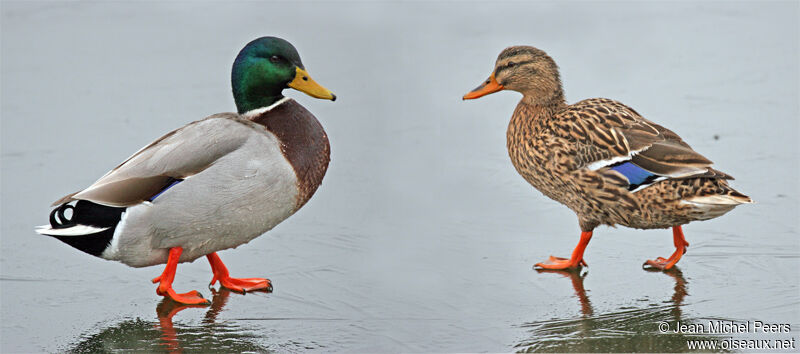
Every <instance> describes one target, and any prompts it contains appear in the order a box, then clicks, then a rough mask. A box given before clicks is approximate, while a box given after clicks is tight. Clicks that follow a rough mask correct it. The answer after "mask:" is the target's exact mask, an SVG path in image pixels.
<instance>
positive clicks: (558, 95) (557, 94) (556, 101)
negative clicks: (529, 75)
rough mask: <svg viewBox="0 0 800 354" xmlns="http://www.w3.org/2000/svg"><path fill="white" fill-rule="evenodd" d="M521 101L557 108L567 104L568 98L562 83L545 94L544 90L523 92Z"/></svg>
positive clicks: (532, 104)
mask: <svg viewBox="0 0 800 354" xmlns="http://www.w3.org/2000/svg"><path fill="white" fill-rule="evenodd" d="M521 103H525V104H527V105H531V106H541V107H545V108H556V109H560V108H564V107H566V106H567V100H565V99H564V89H562V88H561V86H560V85H559V87H558V88H557V89H555V90H552V91H550V92H547V93H544V94H543V93H542V92H523V93H522V101H521Z"/></svg>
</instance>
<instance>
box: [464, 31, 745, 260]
mask: <svg viewBox="0 0 800 354" xmlns="http://www.w3.org/2000/svg"><path fill="white" fill-rule="evenodd" d="M501 90H513V91H517V92H519V93H522V100H520V102H519V104H518V105H517V107H516V109H515V110H514V113H513V115H512V116H511V122H510V123H509V125H508V130H507V133H506V138H507V147H508V154H509V156H510V157H511V162H512V163H513V164H514V167H515V168H516V170H517V172H518V173H519V174H520V175H522V177H523V178H525V180H527V181H528V183H530V184H531V185H533V187H534V188H536V189H538V190H539V191H541V192H542V193H543V194H544V195H546V196H547V197H549V198H551V199H553V200H555V201H557V202H560V203H562V204H564V205H566V206H567V207H568V208H570V209H572V210H573V211H574V212H575V214H577V216H578V224H579V226H580V229H581V236H580V241H579V243H578V246H577V247H575V250H574V251H573V252H572V256H571V257H570V258H560V257H553V256H550V258H549V259H548V260H547V261H544V262H540V263H536V264H535V267H536V268H540V269H576V268H580V267H581V266H585V265H586V262H585V261H584V260H583V252H584V250H585V249H586V246H587V245H588V243H589V240H590V239H591V237H592V232H593V230H594V229H595V228H596V227H597V226H599V225H604V224H605V225H611V226H613V225H623V226H627V227H632V228H637V229H656V228H672V234H673V240H674V243H675V252H674V253H673V254H672V255H671V256H670V257H669V258H663V257H658V258H656V259H654V260H647V261H646V262H645V264H644V265H645V266H648V267H653V268H659V269H664V270H666V269H670V268H672V267H673V266H674V265H675V264H676V263H677V262H678V261H679V260H680V259H681V256H683V254H684V253H685V252H686V247H688V246H689V243H688V242H686V239H685V237H684V235H683V230H682V228H681V225H684V224H686V223H689V222H691V221H695V220H708V219H712V218H716V217H718V216H721V215H723V214H725V213H727V212H728V211H730V210H732V209H733V208H734V207H736V206H737V205H739V204H743V203H752V200H751V199H750V198H749V197H748V196H746V195H744V194H741V193H739V192H737V191H736V190H734V189H733V188H731V186H730V185H728V182H727V181H728V180H732V179H733V177H731V176H730V175H728V174H726V173H723V172H720V171H717V170H715V169H713V168H712V167H711V164H712V163H711V161H710V160H708V159H707V158H705V157H703V156H702V155H700V154H699V153H697V152H695V151H694V150H692V148H691V147H690V146H689V144H687V143H686V142H684V141H683V140H682V139H681V138H680V137H679V136H678V135H677V134H675V133H673V132H672V131H671V130H669V129H666V128H664V127H662V126H660V125H658V124H656V123H653V122H651V121H649V120H647V119H645V118H643V117H642V116H641V115H640V114H639V113H638V112H636V111H635V110H633V109H632V108H630V107H628V106H626V105H624V104H622V103H620V102H617V101H614V100H610V99H607V98H592V99H587V100H583V101H580V102H577V103H575V104H571V105H569V104H567V102H566V100H565V99H564V91H563V88H562V85H561V79H560V76H559V72H558V66H556V63H555V61H553V59H552V58H551V57H550V56H548V55H547V54H546V53H545V52H544V51H542V50H539V49H537V48H534V47H529V46H514V47H509V48H506V49H505V50H503V51H502V52H501V53H500V55H499V56H498V57H497V61H496V63H495V66H494V71H493V72H492V74H491V75H490V76H489V78H488V79H487V80H486V81H485V82H483V83H482V84H481V85H480V86H478V87H477V88H475V89H474V90H472V91H471V92H469V93H467V94H466V95H464V97H463V99H465V100H467V99H475V98H478V97H482V96H485V95H488V94H491V93H494V92H498V91H501Z"/></svg>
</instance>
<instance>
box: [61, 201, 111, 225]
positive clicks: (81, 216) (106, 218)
mask: <svg viewBox="0 0 800 354" xmlns="http://www.w3.org/2000/svg"><path fill="white" fill-rule="evenodd" d="M68 210H72V216H70V217H67V215H66V212H67V211H68ZM124 211H125V208H118V207H110V206H105V205H100V204H97V203H93V202H90V201H88V200H79V201H78V202H76V203H75V205H74V206H73V205H70V204H68V203H64V204H61V205H59V206H58V207H57V208H55V209H53V211H51V212H50V227H52V228H54V229H63V228H67V227H73V226H75V225H88V226H95V227H112V226H115V225H117V223H118V222H119V219H120V216H121V215H122V212H124Z"/></svg>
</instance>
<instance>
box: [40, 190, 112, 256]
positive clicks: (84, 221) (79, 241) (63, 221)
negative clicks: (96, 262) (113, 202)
mask: <svg viewBox="0 0 800 354" xmlns="http://www.w3.org/2000/svg"><path fill="white" fill-rule="evenodd" d="M125 209H126V208H117V207H110V206H105V205H100V204H97V203H93V202H90V201H88V200H79V201H77V202H76V203H75V205H70V204H67V203H64V204H61V205H59V206H58V207H57V208H55V209H53V211H51V212H50V227H51V228H53V229H65V228H69V227H73V226H78V225H86V226H94V227H97V228H100V229H101V231H97V232H94V233H89V234H85V235H81V234H72V235H68V236H67V235H49V236H52V237H55V238H57V239H58V240H60V241H62V242H64V243H66V244H68V245H70V246H72V247H75V248H77V249H79V250H81V251H83V252H86V253H88V254H91V255H93V256H97V257H102V254H103V251H105V249H106V248H107V247H108V245H109V244H110V243H111V239H112V238H113V236H114V230H115V229H116V227H117V223H119V221H120V219H121V218H122V213H123V212H124V211H125ZM67 211H72V215H70V216H69V217H67ZM45 235H48V234H47V233H45Z"/></svg>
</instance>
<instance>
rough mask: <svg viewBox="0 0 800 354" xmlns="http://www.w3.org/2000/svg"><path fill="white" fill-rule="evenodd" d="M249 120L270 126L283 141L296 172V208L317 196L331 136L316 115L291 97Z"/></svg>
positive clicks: (282, 145) (325, 165) (329, 155)
mask: <svg viewBox="0 0 800 354" xmlns="http://www.w3.org/2000/svg"><path fill="white" fill-rule="evenodd" d="M250 120H251V121H253V122H255V123H258V124H261V125H263V126H265V127H267V130H269V131H270V132H272V133H273V134H275V136H277V137H278V139H279V140H280V142H281V151H282V152H283V155H284V156H285V157H286V159H287V160H288V161H289V163H290V164H291V165H292V167H293V168H294V172H295V173H296V174H297V189H298V191H299V192H298V194H297V206H296V209H300V207H302V206H303V205H304V204H305V203H306V202H308V200H309V199H311V196H312V195H314V192H315V191H316V190H317V187H319V185H320V184H321V183H322V177H324V176H325V171H327V170H328V162H329V161H330V160H331V147H330V144H329V143H328V135H327V134H325V130H324V129H322V125H321V124H320V123H319V121H317V118H315V117H314V115H313V114H311V112H309V111H308V110H307V109H305V108H304V107H303V106H301V105H300V104H299V103H297V102H296V101H295V100H292V99H288V100H286V101H285V102H283V103H282V104H279V105H278V106H275V107H274V108H272V109H271V110H269V111H267V112H264V113H261V114H259V115H257V116H254V117H251V118H250Z"/></svg>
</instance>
